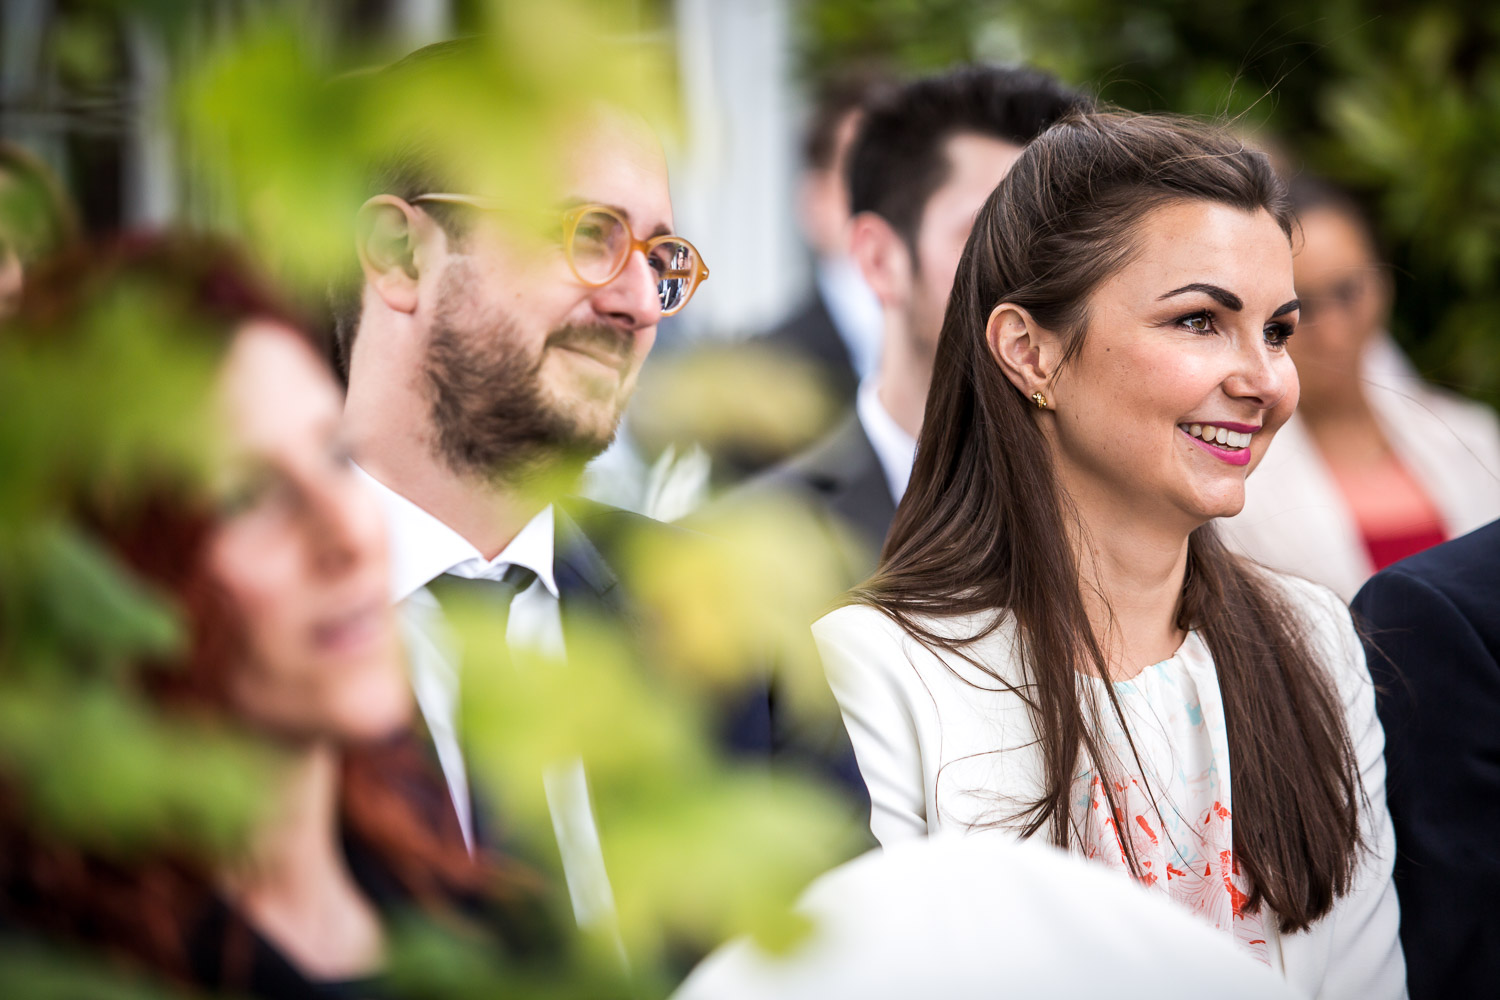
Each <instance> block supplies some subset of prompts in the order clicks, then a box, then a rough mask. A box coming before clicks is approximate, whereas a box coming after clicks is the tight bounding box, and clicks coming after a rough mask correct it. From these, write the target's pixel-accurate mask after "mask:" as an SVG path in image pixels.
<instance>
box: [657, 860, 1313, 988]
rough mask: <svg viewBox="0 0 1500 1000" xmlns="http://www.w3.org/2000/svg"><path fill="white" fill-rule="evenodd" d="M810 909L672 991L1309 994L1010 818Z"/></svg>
mask: <svg viewBox="0 0 1500 1000" xmlns="http://www.w3.org/2000/svg"><path fill="white" fill-rule="evenodd" d="M798 910H799V911H800V912H801V913H803V914H805V915H806V916H807V917H809V918H810V919H811V920H812V921H813V922H814V923H815V925H816V929H815V930H814V932H813V934H812V935H811V937H810V938H809V939H808V940H807V941H805V942H803V943H802V945H801V946H799V947H798V948H797V949H795V950H793V952H792V953H790V954H789V955H786V956H782V957H777V956H772V955H769V954H767V953H765V952H764V951H762V950H761V949H760V948H758V947H757V946H756V945H754V944H753V943H751V942H748V941H737V942H731V943H730V944H728V945H726V946H724V947H723V948H720V949H719V950H718V951H716V952H714V953H713V954H712V955H710V956H709V957H708V958H707V959H706V960H705V961H704V962H703V963H702V964H701V965H699V966H698V968H697V969H696V970H694V972H693V974H692V975H691V976H690V977H689V978H688V980H687V982H685V983H684V984H683V985H682V987H681V988H680V989H679V990H678V991H677V993H675V994H674V1000H749V998H752V997H754V998H761V997H765V998H771V997H775V998H778V1000H801V998H806V1000H813V998H817V1000H826V998H830V997H859V998H860V1000H886V998H889V1000H895V998H898V997H899V998H916V997H922V998H925V997H944V998H949V1000H964V998H969V997H975V998H977V997H1060V998H1071V997H1079V998H1082V997H1088V998H1090V1000H1094V998H1098V997H1110V998H1131V997H1143V998H1144V997H1150V998H1152V1000H1168V998H1173V997H1182V998H1188V997H1192V998H1196V997H1200V996H1212V997H1214V998H1215V1000H1231V998H1244V1000H1250V998H1256V1000H1265V998H1280V997H1286V998H1290V997H1294V996H1296V995H1297V994H1296V993H1294V992H1292V991H1291V989H1290V987H1289V986H1288V985H1287V984H1286V983H1285V982H1284V981H1283V980H1282V978H1281V977H1280V976H1278V975H1276V974H1275V973H1273V972H1272V971H1271V970H1270V969H1269V968H1267V967H1265V966H1263V965H1259V964H1258V963H1256V962H1255V961H1253V960H1252V959H1250V958H1248V957H1247V956H1245V955H1243V954H1241V953H1240V952H1239V951H1238V950H1237V949H1236V948H1235V947H1234V946H1233V945H1232V944H1231V943H1230V942H1229V941H1228V940H1227V938H1226V937H1225V936H1224V935H1222V934H1218V933H1216V932H1214V931H1213V930H1211V929H1210V928H1208V927H1206V926H1204V925H1203V924H1201V923H1200V922H1199V921H1198V920H1197V919H1195V918H1194V917H1193V916H1191V915H1190V914H1189V913H1187V912H1186V911H1184V910H1182V909H1181V908H1180V907H1177V906H1174V905H1172V904H1171V903H1170V902H1168V901H1167V900H1165V899H1161V898H1157V897H1154V896H1152V895H1150V894H1149V893H1147V892H1145V891H1144V890H1142V889H1140V888H1139V887H1137V886H1135V885H1134V884H1132V883H1131V882H1129V881H1128V880H1126V879H1121V878H1119V877H1118V876H1117V875H1115V874H1114V873H1111V872H1108V871H1105V870H1103V869H1101V868H1098V867H1095V866H1090V865H1088V864H1087V863H1086V862H1084V861H1082V860H1080V859H1078V858H1073V857H1070V856H1068V855H1067V854H1065V853H1063V852H1061V851H1058V850H1055V849H1054V848H1051V847H1048V846H1045V845H1043V844H1039V843H1036V842H1024V843H1017V842H1015V841H1014V839H1013V837H1012V835H1009V834H1006V833H1003V832H1000V831H995V832H993V833H990V832H981V833H976V834H971V835H969V836H960V835H956V834H947V835H940V836H937V837H934V838H931V839H922V840H913V841H907V842H904V843H900V844H897V845H895V846H893V847H890V848H887V849H886V850H884V851H872V852H870V853H869V854H866V855H864V856H863V857H861V858H857V859H856V860H854V861H851V862H849V863H848V864H846V865H843V866H841V867H839V868H836V869H834V870H833V871H831V872H829V873H828V874H827V875H824V876H823V877H822V878H820V879H818V881H817V882H815V883H813V885H812V887H811V888H809V889H808V891H807V892H806V893H805V894H804V895H803V897H802V899H801V901H800V902H799V904H798Z"/></svg>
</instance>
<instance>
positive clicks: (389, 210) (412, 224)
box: [354, 194, 422, 313]
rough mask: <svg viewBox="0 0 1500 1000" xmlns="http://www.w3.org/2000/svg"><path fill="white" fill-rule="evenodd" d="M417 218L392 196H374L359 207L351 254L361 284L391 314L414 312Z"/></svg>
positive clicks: (417, 275)
mask: <svg viewBox="0 0 1500 1000" xmlns="http://www.w3.org/2000/svg"><path fill="white" fill-rule="evenodd" d="M421 222H422V219H421V216H420V215H419V213H418V212H417V210H416V209H414V208H412V207H411V205H409V204H407V203H406V202H405V201H403V200H401V199H400V198H397V197H396V196H394V195H389V194H381V195H376V196H375V197H373V198H371V199H370V200H369V201H367V202H365V203H364V205H362V206H361V207H360V210H359V218H358V225H357V226H356V236H355V246H354V249H355V252H356V253H357V254H358V255H359V264H360V267H361V269H363V271H364V273H365V282H366V283H367V284H369V286H370V287H371V288H372V289H374V291H375V294H376V295H378V296H380V298H381V300H382V301H383V302H384V303H385V304H386V306H387V308H389V309H391V310H392V311H394V312H401V313H413V312H416V310H417V282H418V279H419V278H420V277H421V271H420V268H419V267H418V258H419V256H420V255H419V254H418V252H417V250H418V242H419V236H418V233H419V231H420V229H421Z"/></svg>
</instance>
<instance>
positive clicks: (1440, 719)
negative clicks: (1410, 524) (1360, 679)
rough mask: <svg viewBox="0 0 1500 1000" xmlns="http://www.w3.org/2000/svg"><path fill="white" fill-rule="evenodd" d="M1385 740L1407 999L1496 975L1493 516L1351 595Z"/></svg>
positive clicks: (1497, 536)
mask: <svg viewBox="0 0 1500 1000" xmlns="http://www.w3.org/2000/svg"><path fill="white" fill-rule="evenodd" d="M1354 611H1355V613H1356V614H1357V615H1358V616H1360V617H1361V618H1362V619H1363V622H1364V624H1365V626H1366V627H1367V628H1368V629H1369V630H1370V635H1369V638H1368V639H1367V643H1368V648H1367V653H1368V658H1369V663H1370V670H1371V673H1372V674H1373V676H1374V678H1375V680H1376V683H1377V685H1378V688H1377V690H1378V698H1377V707H1378V708H1379V711H1380V719H1381V722H1382V723H1383V724H1384V726H1385V734H1386V750H1385V756H1386V764H1387V767H1388V770H1389V779H1388V781H1387V785H1386V787H1387V790H1388V791H1387V799H1388V801H1389V803H1390V809H1391V819H1392V820H1393V821H1394V823H1395V827H1396V848H1397V857H1396V871H1395V880H1396V892H1397V895H1398V896H1399V897H1400V900H1401V943H1402V946H1403V948H1404V950H1405V952H1406V970H1407V983H1408V986H1409V988H1410V990H1411V996H1412V997H1413V998H1414V1000H1437V998H1446V997H1477V996H1494V995H1495V994H1496V990H1497V986H1496V984H1497V983H1500V911H1497V904H1496V900H1497V899H1500V521H1497V522H1494V523H1491V524H1490V525H1488V526H1487V527H1484V528H1480V529H1479V530H1478V531H1475V532H1472V533H1470V534H1468V535H1465V536H1464V537H1462V538H1458V539H1455V540H1453V541H1451V542H1448V543H1447V544H1445V545H1439V546H1437V547H1436V548H1433V549H1428V550H1427V551H1426V552H1423V553H1420V554H1418V555H1415V556H1412V557H1411V558H1409V559H1404V560H1402V561H1401V562H1398V563H1396V564H1395V565H1394V566H1391V567H1388V568H1387V569H1385V570H1383V571H1382V572H1380V573H1377V574H1376V575H1375V576H1374V577H1373V578H1372V579H1371V580H1370V581H1369V582H1368V583H1366V584H1365V586H1364V588H1363V589H1362V590H1361V591H1360V592H1359V594H1358V595H1357V596H1356V597H1355V598H1354Z"/></svg>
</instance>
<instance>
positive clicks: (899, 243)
mask: <svg viewBox="0 0 1500 1000" xmlns="http://www.w3.org/2000/svg"><path fill="white" fill-rule="evenodd" d="M849 253H850V255H851V256H853V257H854V261H855V263H856V264H858V265H859V270H860V273H861V274H863V275H864V277H865V283H866V284H867V285H869V286H870V290H871V291H873V292H874V293H875V297H876V298H877V299H879V300H880V304H881V305H882V306H885V307H886V308H888V309H891V308H896V309H901V308H905V306H906V304H907V301H908V300H909V299H910V298H911V284H912V260H911V251H910V250H908V249H907V247H906V241H905V240H903V239H902V238H901V236H900V234H899V233H897V232H896V230H894V229H892V228H891V224H890V223H889V222H886V221H885V220H884V219H883V218H881V217H880V216H878V215H876V214H875V213H874V212H861V213H859V214H858V215H856V216H855V217H854V219H853V220H852V221H851V222H850V230H849Z"/></svg>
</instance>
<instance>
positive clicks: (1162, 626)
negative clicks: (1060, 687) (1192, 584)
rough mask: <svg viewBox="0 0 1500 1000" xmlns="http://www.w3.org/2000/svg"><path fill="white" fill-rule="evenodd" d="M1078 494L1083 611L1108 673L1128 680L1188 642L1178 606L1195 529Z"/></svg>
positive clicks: (1076, 548)
mask: <svg viewBox="0 0 1500 1000" xmlns="http://www.w3.org/2000/svg"><path fill="white" fill-rule="evenodd" d="M1072 495H1073V497H1074V506H1075V509H1076V510H1077V514H1078V520H1077V522H1076V523H1074V524H1071V525H1070V527H1069V534H1070V540H1071V541H1072V543H1073V552H1074V558H1075V559H1076V560H1077V562H1078V573H1079V586H1080V589H1081V593H1082V597H1083V607H1084V611H1085V612H1086V613H1087V614H1088V617H1089V624H1090V625H1091V626H1092V627H1093V629H1094V635H1095V636H1097V637H1098V639H1099V643H1100V646H1101V647H1102V649H1103V651H1104V657H1105V661H1106V663H1107V664H1108V667H1109V675H1110V679H1111V680H1113V681H1123V680H1129V679H1130V678H1132V677H1134V676H1135V675H1136V674H1138V673H1140V672H1141V671H1142V670H1144V669H1145V668H1146V667H1149V666H1150V665H1151V664H1153V663H1159V662H1160V661H1162V660H1165V659H1167V658H1168V657H1170V656H1171V655H1172V654H1173V653H1175V652H1176V651H1177V647H1179V646H1181V645H1182V640H1183V639H1184V637H1185V633H1184V632H1183V631H1182V629H1180V628H1178V626H1177V613H1178V607H1179V605H1180V603H1181V600H1182V584H1183V579H1184V577H1185V576H1186V574H1187V550H1188V535H1189V534H1191V529H1190V528H1187V527H1186V526H1183V525H1167V524H1160V523H1155V522H1153V521H1152V519H1150V518H1146V517H1140V516H1133V512H1131V511H1128V510H1122V509H1121V508H1120V506H1119V505H1118V503H1117V502H1116V501H1115V500H1114V499H1112V498H1108V497H1100V498H1097V501H1096V500H1095V499H1094V498H1090V497H1089V496H1087V495H1086V494H1084V495H1080V494H1079V493H1073V494H1072Z"/></svg>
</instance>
